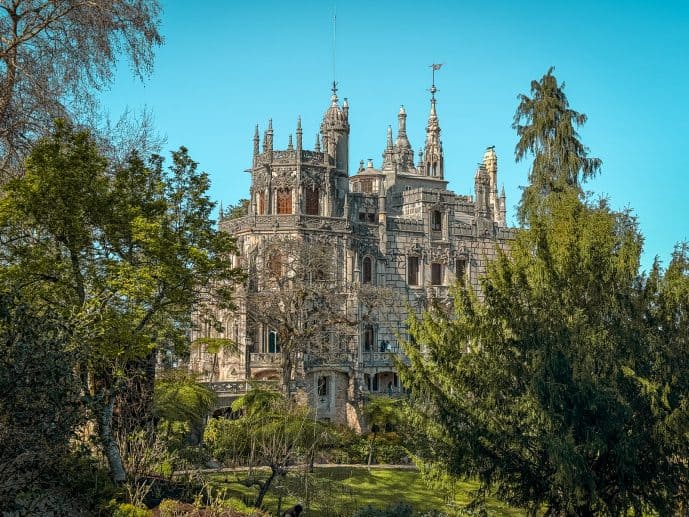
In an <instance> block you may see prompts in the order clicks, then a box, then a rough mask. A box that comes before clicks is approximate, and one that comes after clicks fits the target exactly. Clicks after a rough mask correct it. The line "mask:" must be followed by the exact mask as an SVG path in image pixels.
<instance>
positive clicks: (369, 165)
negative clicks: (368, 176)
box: [368, 158, 373, 169]
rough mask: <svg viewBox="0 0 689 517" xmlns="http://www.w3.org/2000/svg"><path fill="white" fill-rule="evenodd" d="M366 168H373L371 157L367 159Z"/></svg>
mask: <svg viewBox="0 0 689 517" xmlns="http://www.w3.org/2000/svg"><path fill="white" fill-rule="evenodd" d="M368 168H369V169H373V160H372V159H371V158H369V159H368Z"/></svg>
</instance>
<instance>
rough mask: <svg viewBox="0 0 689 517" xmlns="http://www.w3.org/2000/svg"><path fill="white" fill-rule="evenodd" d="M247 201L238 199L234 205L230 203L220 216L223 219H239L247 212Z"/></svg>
mask: <svg viewBox="0 0 689 517" xmlns="http://www.w3.org/2000/svg"><path fill="white" fill-rule="evenodd" d="M249 203H250V201H249V200H248V199H244V198H242V199H240V200H239V201H238V202H237V204H236V205H230V206H229V207H227V209H226V210H225V211H224V212H223V214H222V217H223V218H225V219H239V218H240V217H244V216H245V215H248V214H249Z"/></svg>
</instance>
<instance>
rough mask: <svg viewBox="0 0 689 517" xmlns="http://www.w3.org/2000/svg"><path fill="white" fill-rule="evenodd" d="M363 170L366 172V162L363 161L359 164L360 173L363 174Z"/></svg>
mask: <svg viewBox="0 0 689 517" xmlns="http://www.w3.org/2000/svg"><path fill="white" fill-rule="evenodd" d="M363 170H364V160H361V161H360V162H359V172H361V171H363Z"/></svg>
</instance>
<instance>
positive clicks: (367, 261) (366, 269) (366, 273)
mask: <svg viewBox="0 0 689 517" xmlns="http://www.w3.org/2000/svg"><path fill="white" fill-rule="evenodd" d="M371 269H372V266H371V257H365V258H364V264H363V271H362V272H361V283H362V284H370V283H371V279H372V276H373V275H372V273H371Z"/></svg>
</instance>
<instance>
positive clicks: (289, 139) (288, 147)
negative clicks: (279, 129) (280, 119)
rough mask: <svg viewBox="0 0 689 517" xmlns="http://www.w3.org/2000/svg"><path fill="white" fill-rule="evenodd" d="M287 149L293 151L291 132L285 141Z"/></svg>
mask: <svg viewBox="0 0 689 517" xmlns="http://www.w3.org/2000/svg"><path fill="white" fill-rule="evenodd" d="M287 150H288V151H294V144H293V143H292V133H290V134H289V138H288V141H287Z"/></svg>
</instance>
